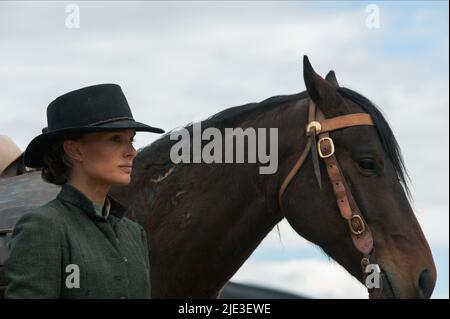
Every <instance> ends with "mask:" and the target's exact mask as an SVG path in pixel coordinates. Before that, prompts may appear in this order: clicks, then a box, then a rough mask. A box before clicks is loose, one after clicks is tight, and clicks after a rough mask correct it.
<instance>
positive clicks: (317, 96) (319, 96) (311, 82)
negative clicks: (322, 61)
mask: <svg viewBox="0 0 450 319" xmlns="http://www.w3.org/2000/svg"><path fill="white" fill-rule="evenodd" d="M303 79H304V81H305V85H306V90H307V91H308V94H309V97H310V98H311V99H312V100H313V101H314V102H316V103H318V102H319V101H321V100H323V99H324V98H325V97H326V96H327V95H328V94H329V92H331V91H334V88H333V86H332V85H331V84H330V83H328V81H326V80H325V79H324V78H322V77H321V76H320V75H318V74H317V73H316V72H315V71H314V69H313V67H312V66H311V63H310V62H309V59H308V56H306V55H305V56H303Z"/></svg>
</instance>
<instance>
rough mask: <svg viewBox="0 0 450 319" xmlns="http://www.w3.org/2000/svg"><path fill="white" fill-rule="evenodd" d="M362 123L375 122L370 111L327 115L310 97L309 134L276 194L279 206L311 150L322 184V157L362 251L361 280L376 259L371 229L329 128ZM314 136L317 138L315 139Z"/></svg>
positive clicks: (340, 208) (340, 206)
mask: <svg viewBox="0 0 450 319" xmlns="http://www.w3.org/2000/svg"><path fill="white" fill-rule="evenodd" d="M364 125H370V126H374V125H375V124H374V122H373V120H372V118H371V116H370V115H369V114H366V113H356V114H349V115H342V116H337V117H334V118H331V119H326V118H325V116H324V114H323V113H322V112H321V111H320V110H319V109H318V108H317V112H316V106H315V104H314V102H313V101H312V100H310V103H309V107H308V124H307V125H306V135H307V137H308V138H307V144H306V146H305V149H304V151H303V152H302V154H301V155H300V157H299V158H298V160H297V162H296V163H295V164H294V166H293V167H292V169H291V170H290V171H289V173H288V175H287V176H286V178H285V179H284V181H283V183H282V184H281V187H280V191H279V194H278V201H279V205H280V207H281V199H282V196H283V194H284V192H285V191H286V188H287V187H288V186H289V184H290V182H291V181H292V179H293V178H294V176H295V175H296V174H297V173H298V171H299V170H300V168H301V167H302V165H303V163H304V162H305V159H306V158H307V156H308V154H309V153H310V152H311V153H312V159H313V164H314V172H315V175H316V178H317V180H318V182H319V186H320V188H322V185H321V176H320V166H319V159H318V158H319V157H320V158H322V159H323V161H324V162H325V166H326V168H327V173H328V177H329V178H330V182H331V184H332V186H333V191H334V195H335V197H336V201H337V205H338V207H339V211H340V213H341V216H342V217H343V218H344V219H345V220H347V223H348V227H349V230H350V235H351V238H352V241H353V244H354V246H355V247H356V249H357V250H358V251H359V252H360V253H361V254H362V255H363V257H362V259H361V267H362V271H363V280H365V278H366V276H367V273H366V267H367V266H368V265H369V264H370V263H375V262H374V258H375V257H374V247H373V237H372V232H371V231H370V228H369V227H368V225H367V223H366V222H365V220H364V217H363V215H362V214H361V211H360V210H359V208H358V205H357V204H356V201H355V199H354V198H353V196H352V193H351V190H350V188H349V186H348V184H347V182H346V181H345V178H344V175H343V174H342V170H341V169H340V166H339V163H338V161H337V158H336V156H335V146H334V143H333V139H332V138H331V137H330V135H329V132H331V131H335V130H339V129H344V128H348V127H354V126H364ZM316 139H318V141H316ZM371 259H372V260H371ZM380 288H381V287H380ZM380 291H381V289H380ZM369 292H371V289H369Z"/></svg>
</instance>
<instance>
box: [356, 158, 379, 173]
mask: <svg viewBox="0 0 450 319" xmlns="http://www.w3.org/2000/svg"><path fill="white" fill-rule="evenodd" d="M358 165H359V167H361V168H362V169H364V170H367V171H374V170H375V169H376V168H377V164H376V163H375V161H374V160H373V159H371V158H363V159H361V160H359V162H358Z"/></svg>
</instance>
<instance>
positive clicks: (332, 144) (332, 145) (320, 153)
mask: <svg viewBox="0 0 450 319" xmlns="http://www.w3.org/2000/svg"><path fill="white" fill-rule="evenodd" d="M323 141H328V142H330V147H331V151H330V153H329V154H325V155H324V154H323V153H322V150H321V149H320V143H322V142H323ZM317 150H318V151H319V155H320V157H322V158H327V157H330V156H332V155H333V154H334V143H333V140H332V139H331V138H330V137H322V138H321V139H320V140H319V141H318V142H317Z"/></svg>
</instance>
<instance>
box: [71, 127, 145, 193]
mask: <svg viewBox="0 0 450 319" xmlns="http://www.w3.org/2000/svg"><path fill="white" fill-rule="evenodd" d="M134 135H136V132H135V131H134V130H131V129H130V130H121V131H114V132H94V133H87V134H85V135H83V137H82V138H81V140H79V141H76V153H75V156H74V155H73V154H72V156H71V157H72V160H73V159H75V160H76V161H75V165H76V166H77V168H76V170H75V171H78V172H80V171H81V172H82V173H83V175H85V176H87V177H89V179H91V180H92V179H94V180H96V181H97V182H100V183H103V184H107V185H127V184H129V183H130V174H131V170H132V165H133V159H134V158H135V157H136V149H135V148H134V146H133V138H134ZM68 149H70V147H69V148H68Z"/></svg>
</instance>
